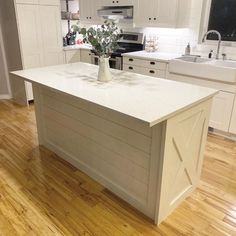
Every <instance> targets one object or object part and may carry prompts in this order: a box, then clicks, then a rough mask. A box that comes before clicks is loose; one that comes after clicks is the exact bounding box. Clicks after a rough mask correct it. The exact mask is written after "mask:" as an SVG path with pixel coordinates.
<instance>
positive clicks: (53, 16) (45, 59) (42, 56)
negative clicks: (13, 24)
mask: <svg viewBox="0 0 236 236" xmlns="http://www.w3.org/2000/svg"><path fill="white" fill-rule="evenodd" d="M45 2H46V1H45ZM47 2H48V3H49V1H47ZM16 18H17V27H18V34H19V42H20V49H21V57H22V65H23V69H29V68H36V67H42V66H50V65H57V64H62V63H63V62H64V59H63V45H62V35H61V25H60V22H61V19H60V7H59V6H58V5H39V4H37V5H36V4H25V3H24V4H16ZM25 90H26V97H27V100H28V101H29V100H33V92H32V86H31V84H30V83H26V84H25Z"/></svg>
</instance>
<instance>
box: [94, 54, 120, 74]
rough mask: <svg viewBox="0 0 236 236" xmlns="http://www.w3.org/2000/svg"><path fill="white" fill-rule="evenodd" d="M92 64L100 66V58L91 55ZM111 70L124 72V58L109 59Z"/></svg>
mask: <svg viewBox="0 0 236 236" xmlns="http://www.w3.org/2000/svg"><path fill="white" fill-rule="evenodd" d="M91 63H92V64H93V65H99V56H96V55H95V54H93V53H92V54H91ZM109 64H110V68H112V69H116V70H122V57H114V58H113V57H111V58H109Z"/></svg>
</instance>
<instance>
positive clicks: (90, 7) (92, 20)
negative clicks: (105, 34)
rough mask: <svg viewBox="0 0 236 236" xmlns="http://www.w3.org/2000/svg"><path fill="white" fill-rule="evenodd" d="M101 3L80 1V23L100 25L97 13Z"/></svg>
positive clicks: (90, 0)
mask: <svg viewBox="0 0 236 236" xmlns="http://www.w3.org/2000/svg"><path fill="white" fill-rule="evenodd" d="M101 4H102V1H98V0H96V1H94V0H80V1H79V8H80V21H81V23H84V24H101V23H102V19H101V18H100V17H99V16H98V14H97V11H98V9H100V8H101V6H102V5H101Z"/></svg>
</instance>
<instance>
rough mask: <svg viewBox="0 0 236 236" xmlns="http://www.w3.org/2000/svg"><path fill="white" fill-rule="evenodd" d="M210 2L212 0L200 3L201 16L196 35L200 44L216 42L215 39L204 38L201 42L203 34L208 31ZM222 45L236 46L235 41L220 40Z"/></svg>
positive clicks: (214, 43) (213, 43)
mask: <svg viewBox="0 0 236 236" xmlns="http://www.w3.org/2000/svg"><path fill="white" fill-rule="evenodd" d="M211 3H212V0H204V1H203V5H202V17H201V24H200V31H199V37H198V43H199V44H201V45H216V44H217V43H218V41H217V40H206V41H205V42H204V43H203V42H202V38H203V36H204V34H205V33H206V32H207V31H208V24H209V17H210V10H211ZM222 46H227V47H236V41H222Z"/></svg>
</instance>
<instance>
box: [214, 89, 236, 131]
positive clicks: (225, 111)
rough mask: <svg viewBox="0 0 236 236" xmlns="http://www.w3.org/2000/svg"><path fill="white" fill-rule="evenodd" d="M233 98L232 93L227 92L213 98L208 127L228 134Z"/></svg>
mask: <svg viewBox="0 0 236 236" xmlns="http://www.w3.org/2000/svg"><path fill="white" fill-rule="evenodd" d="M234 97H235V95H234V94H233V93H228V92H220V93H219V94H217V95H216V96H215V98H214V99H213V104H212V110H211V116H210V127H212V128H215V129H218V130H221V131H225V132H229V127H230V121H231V114H232V109H233V105H234ZM235 133H236V132H235Z"/></svg>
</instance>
